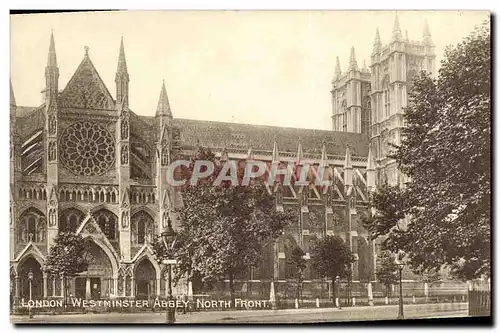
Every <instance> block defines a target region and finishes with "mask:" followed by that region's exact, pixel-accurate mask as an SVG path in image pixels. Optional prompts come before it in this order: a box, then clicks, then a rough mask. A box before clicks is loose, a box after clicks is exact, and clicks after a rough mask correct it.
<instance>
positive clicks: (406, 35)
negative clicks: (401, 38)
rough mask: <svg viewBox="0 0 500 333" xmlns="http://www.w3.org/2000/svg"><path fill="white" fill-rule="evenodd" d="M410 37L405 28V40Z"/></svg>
mask: <svg viewBox="0 0 500 333" xmlns="http://www.w3.org/2000/svg"><path fill="white" fill-rule="evenodd" d="M409 40H410V39H409V38H408V30H405V41H406V42H408V41H409Z"/></svg>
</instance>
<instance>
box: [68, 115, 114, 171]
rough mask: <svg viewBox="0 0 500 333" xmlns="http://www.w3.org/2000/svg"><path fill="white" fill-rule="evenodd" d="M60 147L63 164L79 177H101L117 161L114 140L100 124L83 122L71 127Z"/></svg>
mask: <svg viewBox="0 0 500 333" xmlns="http://www.w3.org/2000/svg"><path fill="white" fill-rule="evenodd" d="M60 145H61V162H62V163H63V164H64V165H65V166H66V167H67V168H68V169H69V170H71V171H72V172H73V173H75V174H77V175H82V176H92V175H101V174H103V173H105V172H106V171H107V170H109V169H110V168H111V167H112V166H113V164H114V161H115V145H114V139H113V137H112V136H111V134H110V133H109V131H108V130H107V129H106V128H104V126H102V125H100V124H96V123H92V122H89V121H82V122H78V123H75V124H73V125H71V126H70V127H68V128H67V129H66V130H65V131H64V133H63V135H62V137H61V141H60Z"/></svg>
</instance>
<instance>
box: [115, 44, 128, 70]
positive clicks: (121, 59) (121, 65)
mask: <svg viewBox="0 0 500 333" xmlns="http://www.w3.org/2000/svg"><path fill="white" fill-rule="evenodd" d="M116 73H128V71H127V60H126V59H125V48H124V47H123V37H122V39H121V41H120V53H119V55H118V68H117V70H116Z"/></svg>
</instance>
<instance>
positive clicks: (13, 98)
mask: <svg viewBox="0 0 500 333" xmlns="http://www.w3.org/2000/svg"><path fill="white" fill-rule="evenodd" d="M9 83H10V106H16V97H15V96H14V89H12V80H9Z"/></svg>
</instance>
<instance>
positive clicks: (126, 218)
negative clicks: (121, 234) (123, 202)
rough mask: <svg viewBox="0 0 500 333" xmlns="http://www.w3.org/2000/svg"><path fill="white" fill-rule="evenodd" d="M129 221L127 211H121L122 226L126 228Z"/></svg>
mask: <svg viewBox="0 0 500 333" xmlns="http://www.w3.org/2000/svg"><path fill="white" fill-rule="evenodd" d="M129 223H130V221H129V216H128V211H125V212H123V213H122V227H123V228H128V226H129Z"/></svg>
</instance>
